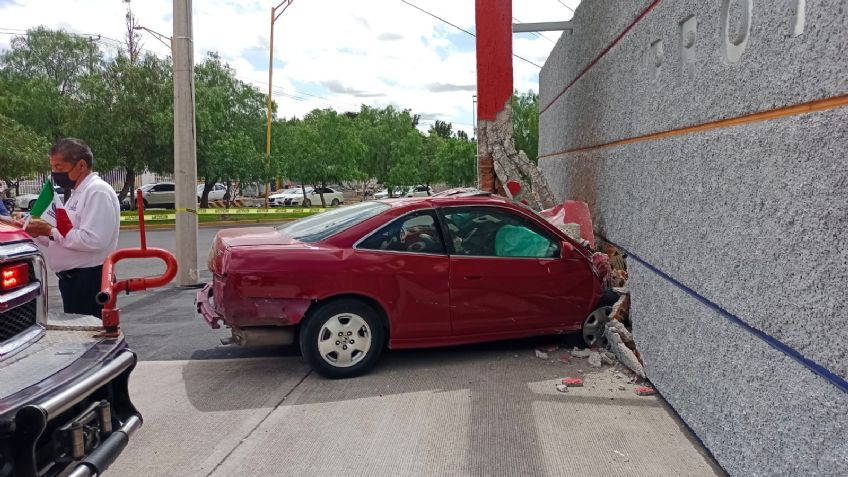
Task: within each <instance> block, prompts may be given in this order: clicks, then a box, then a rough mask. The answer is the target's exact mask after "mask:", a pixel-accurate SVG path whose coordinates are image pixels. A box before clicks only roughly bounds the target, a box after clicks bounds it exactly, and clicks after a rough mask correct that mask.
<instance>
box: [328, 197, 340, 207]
mask: <svg viewBox="0 0 848 477" xmlns="http://www.w3.org/2000/svg"><path fill="white" fill-rule="evenodd" d="M330 205H332V206H333V207H338V206H339V199H333V202H332V203H331V204H330Z"/></svg>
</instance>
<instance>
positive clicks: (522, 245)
mask: <svg viewBox="0 0 848 477" xmlns="http://www.w3.org/2000/svg"><path fill="white" fill-rule="evenodd" d="M441 213H442V217H443V219H444V223H445V229H446V231H445V234H446V235H447V243H448V246H449V252H450V278H449V283H450V296H451V307H450V308H451V327H452V330H453V334H454V335H474V334H487V333H503V332H510V331H526V330H536V329H544V328H550V327H556V326H563V327H566V326H568V325H574V323H576V322H582V319H583V318H584V317H583V316H582V314H583V313H584V312H585V309H586V306H587V304H586V303H587V301H588V300H589V299H591V297H590V296H589V295H590V294H589V293H587V291H586V290H587V285H588V286H589V287H590V288H591V283H590V282H589V280H591V278H592V277H591V273H592V272H591V269H590V268H589V265H588V263H587V261H586V260H585V259H584V258H583V257H580V256H575V257H574V258H563V257H562V252H561V248H562V241H561V240H560V238H559V237H558V236H556V235H555V234H553V233H551V232H550V231H548V230H545V228H544V227H542V226H540V225H539V224H536V223H534V222H533V220H531V219H529V218H527V217H526V216H524V215H522V214H520V213H518V212H516V211H513V210H511V209H508V208H504V207H497V206H473V207H447V208H444V209H442V210H441Z"/></svg>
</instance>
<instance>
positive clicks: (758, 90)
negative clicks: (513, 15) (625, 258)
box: [539, 0, 848, 476]
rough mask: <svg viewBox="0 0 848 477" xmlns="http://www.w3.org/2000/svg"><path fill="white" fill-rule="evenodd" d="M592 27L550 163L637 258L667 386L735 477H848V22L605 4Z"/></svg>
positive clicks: (843, 16) (643, 311)
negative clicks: (847, 304)
mask: <svg viewBox="0 0 848 477" xmlns="http://www.w3.org/2000/svg"><path fill="white" fill-rule="evenodd" d="M725 4H726V8H725ZM749 6H750V7H751V8H750V16H749V15H748V14H747V13H748V7H749ZM799 6H802V7H803V8H799ZM725 11H726V17H727V22H726V23H727V25H728V27H727V32H725V31H724V30H725V29H724V27H723V25H724V23H725V19H724V16H725V15H723V12H725ZM799 11H802V12H803V15H801V16H799V15H798V12H799ZM801 19H802V20H803V21H800V20H801ZM573 23H574V32H573V34H571V35H568V34H566V35H563V37H562V38H561V39H560V41H559V42H558V44H557V46H556V48H555V50H554V51H553V53H552V54H551V57H550V59H549V60H548V62H547V63H546V65H545V67H544V68H543V70H542V72H541V75H540V83H541V84H540V90H541V104H540V110H541V111H542V112H541V120H540V136H541V137H540V151H539V152H540V157H541V159H540V161H539V163H540V166H541V168H542V170H543V171H544V173H545V175H546V176H547V178H548V181H549V184H550V186H551V188H552V190H553V191H554V193H555V194H556V195H557V196H558V198H559V199H580V200H584V201H586V202H588V203H589V205H590V207H591V209H592V213H593V218H594V220H595V225H596V228H597V231H598V232H599V233H600V234H601V235H602V236H604V237H606V238H607V239H608V240H609V241H611V242H613V243H615V244H617V245H619V246H621V247H622V248H624V249H625V250H627V251H628V252H629V253H630V256H631V259H630V261H629V263H630V265H631V267H632V270H631V289H632V291H633V294H634V297H633V300H634V306H633V318H634V333H635V335H636V338H637V340H638V343H639V346H640V349H641V351H642V354H643V357H644V359H645V361H646V365H647V371H648V375H649V377H650V378H651V380H652V381H653V382H654V384H655V385H656V386H657V387H658V389H659V390H660V392H662V393H663V395H664V396H665V397H666V399H668V401H669V402H670V403H671V405H672V406H674V407H675V409H676V410H677V411H678V412H679V413H680V414H681V416H682V417H683V419H684V420H685V421H686V422H687V424H688V425H689V426H691V427H692V429H693V430H694V431H695V433H696V434H697V435H698V436H699V437H700V438H701V439H702V440H703V441H704V443H705V445H706V446H707V447H708V448H709V449H710V450H711V451H712V452H713V453H714V455H715V456H716V458H717V459H718V461H719V462H720V463H721V464H722V465H723V466H724V467H725V469H726V470H727V471H728V472H730V473H731V474H732V475H745V476H751V475H828V476H829V475H848V320H846V316H848V312H846V310H845V308H844V306H841V305H842V303H843V302H844V299H845V297H846V293H845V289H846V288H845V287H846V284H848V53H846V51H848V5H846V3H845V1H844V0H806V1H804V0H773V1H766V0H711V1H709V2H704V1H696V0H677V1H674V0H662V1H649V0H641V1H636V0H631V1H627V2H618V1H612V0H594V1H591V2H583V3H582V4H581V6H580V8H578V10H577V13H576V15H575V18H574V21H573ZM763 112H769V113H768V114H760V113H763Z"/></svg>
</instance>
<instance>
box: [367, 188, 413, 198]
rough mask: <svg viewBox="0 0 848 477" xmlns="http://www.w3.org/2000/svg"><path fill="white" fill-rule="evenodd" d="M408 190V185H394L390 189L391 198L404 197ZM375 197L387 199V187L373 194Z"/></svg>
mask: <svg viewBox="0 0 848 477" xmlns="http://www.w3.org/2000/svg"><path fill="white" fill-rule="evenodd" d="M408 191H409V188H408V187H400V186H398V187H395V188H394V189H393V190H392V198H397V197H404V196H405V195H406V193H407V192H408ZM374 198H375V199H388V198H389V189H383V190H381V191H380V192H377V193H375V194H374Z"/></svg>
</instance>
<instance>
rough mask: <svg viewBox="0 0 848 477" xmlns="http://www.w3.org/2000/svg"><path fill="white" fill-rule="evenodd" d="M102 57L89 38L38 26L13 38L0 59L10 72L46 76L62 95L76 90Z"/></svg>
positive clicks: (95, 68)
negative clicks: (9, 47) (81, 80)
mask: <svg viewBox="0 0 848 477" xmlns="http://www.w3.org/2000/svg"><path fill="white" fill-rule="evenodd" d="M101 58H102V56H101V53H100V49H99V48H98V46H97V43H96V42H94V41H93V40H92V39H90V38H86V37H83V36H79V35H73V34H71V33H67V32H64V31H53V30H48V29H47V28H44V27H38V28H36V29H33V30H28V31H27V33H26V34H25V35H22V36H18V37H15V38H13V39H12V43H11V49H10V50H9V51H8V52H7V53H5V54H4V55H3V57H2V58H0V63H2V65H3V69H4V70H6V71H9V72H13V73H17V74H20V75H23V76H25V77H28V78H35V77H45V78H47V79H48V80H49V81H50V83H51V84H52V85H53V86H55V87H56V88H57V89H58V91H59V92H60V94H62V95H63V96H64V95H69V94H73V93H74V92H76V90H77V88H78V87H79V84H80V79H81V78H82V77H83V76H84V75H87V74H92V73H94V72H96V71H97V70H98V69H99V67H100V64H101Z"/></svg>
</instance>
